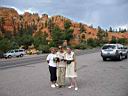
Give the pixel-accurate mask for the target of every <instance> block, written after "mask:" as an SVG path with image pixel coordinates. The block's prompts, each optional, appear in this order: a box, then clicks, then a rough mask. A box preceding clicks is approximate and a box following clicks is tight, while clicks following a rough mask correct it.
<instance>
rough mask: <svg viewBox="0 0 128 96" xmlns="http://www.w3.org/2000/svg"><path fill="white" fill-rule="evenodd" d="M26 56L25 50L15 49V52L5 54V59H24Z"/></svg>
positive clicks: (10, 51)
mask: <svg viewBox="0 0 128 96" xmlns="http://www.w3.org/2000/svg"><path fill="white" fill-rule="evenodd" d="M25 54H26V52H25V50H24V49H15V50H9V51H8V52H7V53H5V54H4V57H5V58H11V57H23V56H24V55H25Z"/></svg>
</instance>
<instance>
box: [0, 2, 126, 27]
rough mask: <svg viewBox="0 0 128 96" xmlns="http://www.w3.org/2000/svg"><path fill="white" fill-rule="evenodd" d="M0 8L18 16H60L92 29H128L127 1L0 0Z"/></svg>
mask: <svg viewBox="0 0 128 96" xmlns="http://www.w3.org/2000/svg"><path fill="white" fill-rule="evenodd" d="M0 6H1V7H10V8H14V9H16V10H17V11H18V13H19V14H23V13H24V12H31V13H39V15H41V14H48V15H49V16H54V15H62V16H64V17H67V18H69V19H71V20H73V21H75V22H81V23H85V24H88V25H93V26H94V27H97V26H100V27H102V28H104V29H109V27H110V26H111V27H113V28H115V29H116V28H119V27H122V28H127V29H128V13H127V12H128V11H127V10H128V0H0Z"/></svg>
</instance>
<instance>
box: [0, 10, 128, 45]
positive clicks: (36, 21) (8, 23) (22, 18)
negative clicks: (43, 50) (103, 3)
mask: <svg viewBox="0 0 128 96" xmlns="http://www.w3.org/2000/svg"><path fill="white" fill-rule="evenodd" d="M0 20H1V21H0V35H4V34H5V33H4V32H10V33H11V34H12V35H15V34H16V33H18V32H19V30H20V29H21V28H23V29H25V28H28V27H32V28H33V30H32V31H33V32H32V33H33V35H34V34H36V33H37V32H46V33H47V34H48V38H49V39H50V38H51V34H50V26H51V24H53V25H54V26H55V25H57V26H59V27H60V28H61V29H62V30H64V23H65V21H67V20H69V21H70V22H71V27H70V28H71V29H73V30H74V32H73V35H74V41H77V42H76V43H78V42H79V39H80V36H81V34H84V35H85V37H86V39H88V38H96V37H97V32H98V30H97V29H96V28H92V27H89V26H88V25H86V24H82V23H77V22H74V21H72V20H70V19H68V18H65V17H63V16H59V15H58V16H52V17H49V16H48V15H47V14H42V16H41V17H39V15H38V14H37V13H35V14H31V13H28V12H25V13H24V14H23V15H19V14H18V13H17V11H16V10H14V9H12V8H5V7H0ZM2 20H3V21H2ZM81 26H82V28H83V29H84V32H81V31H80V30H81ZM3 31H4V32H3ZM108 36H109V39H111V38H112V37H113V36H115V37H117V38H128V32H126V33H111V32H109V33H108ZM74 41H72V42H73V43H74Z"/></svg>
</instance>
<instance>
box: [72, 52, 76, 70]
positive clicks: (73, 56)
mask: <svg viewBox="0 0 128 96" xmlns="http://www.w3.org/2000/svg"><path fill="white" fill-rule="evenodd" d="M73 58H74V64H75V65H74V71H75V72H76V71H77V66H76V65H77V62H76V57H75V54H74V55H73Z"/></svg>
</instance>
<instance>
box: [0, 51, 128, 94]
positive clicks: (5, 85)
mask: <svg viewBox="0 0 128 96" xmlns="http://www.w3.org/2000/svg"><path fill="white" fill-rule="evenodd" d="M77 63H78V71H77V72H78V85H79V90H78V91H75V90H74V89H68V88H67V86H68V80H66V87H65V88H55V89H52V88H50V82H49V72H48V66H47V63H46V62H42V63H38V64H32V65H25V66H20V67H14V68H8V69H1V70H0V96H128V59H126V60H123V61H106V62H103V61H102V58H101V57H100V53H99V52H97V53H91V54H85V55H81V56H77Z"/></svg>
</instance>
